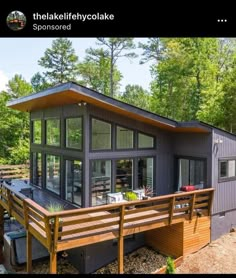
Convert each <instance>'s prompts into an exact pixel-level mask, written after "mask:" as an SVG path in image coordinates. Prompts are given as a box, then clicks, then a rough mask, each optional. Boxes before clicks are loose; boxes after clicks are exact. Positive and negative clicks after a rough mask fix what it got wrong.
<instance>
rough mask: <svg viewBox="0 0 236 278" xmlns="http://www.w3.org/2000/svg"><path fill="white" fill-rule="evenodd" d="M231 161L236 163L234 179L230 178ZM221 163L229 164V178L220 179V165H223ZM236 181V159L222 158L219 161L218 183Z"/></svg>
mask: <svg viewBox="0 0 236 278" xmlns="http://www.w3.org/2000/svg"><path fill="white" fill-rule="evenodd" d="M230 160H234V161H235V176H233V177H228V162H229V161H230ZM221 162H227V169H226V171H227V177H220V165H221ZM234 180H236V157H235V156H233V157H220V158H219V159H218V182H219V183H221V182H228V181H234Z"/></svg>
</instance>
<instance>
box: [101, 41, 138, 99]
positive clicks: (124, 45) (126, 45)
mask: <svg viewBox="0 0 236 278" xmlns="http://www.w3.org/2000/svg"><path fill="white" fill-rule="evenodd" d="M97 39H98V41H99V43H98V44H99V45H102V46H105V47H106V51H105V53H106V56H107V57H109V58H110V94H109V95H110V96H111V97H113V96H114V95H115V94H114V93H115V92H114V74H115V65H116V63H117V60H118V59H119V58H120V57H126V58H129V59H132V58H136V57H137V55H136V54H135V53H134V52H129V51H130V50H132V49H134V48H135V44H134V43H133V38H108V39H107V38H101V37H100V38H97ZM127 51H128V52H127Z"/></svg>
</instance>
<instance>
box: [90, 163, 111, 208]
mask: <svg viewBox="0 0 236 278" xmlns="http://www.w3.org/2000/svg"><path fill="white" fill-rule="evenodd" d="M91 191H92V206H98V205H103V204H106V201H107V198H106V197H107V195H106V194H107V193H108V192H111V160H93V161H92V186H91Z"/></svg>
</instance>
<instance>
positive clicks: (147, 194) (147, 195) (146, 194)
mask: <svg viewBox="0 0 236 278" xmlns="http://www.w3.org/2000/svg"><path fill="white" fill-rule="evenodd" d="M143 194H144V196H143V200H147V199H148V198H150V197H151V196H152V195H153V190H152V188H151V186H149V185H143Z"/></svg>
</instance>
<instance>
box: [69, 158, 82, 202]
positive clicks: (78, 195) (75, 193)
mask: <svg viewBox="0 0 236 278" xmlns="http://www.w3.org/2000/svg"><path fill="white" fill-rule="evenodd" d="M65 178H66V180H65V186H66V200H67V201H69V202H71V203H75V204H77V205H79V206H81V205H82V161H80V160H66V176H65Z"/></svg>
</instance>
